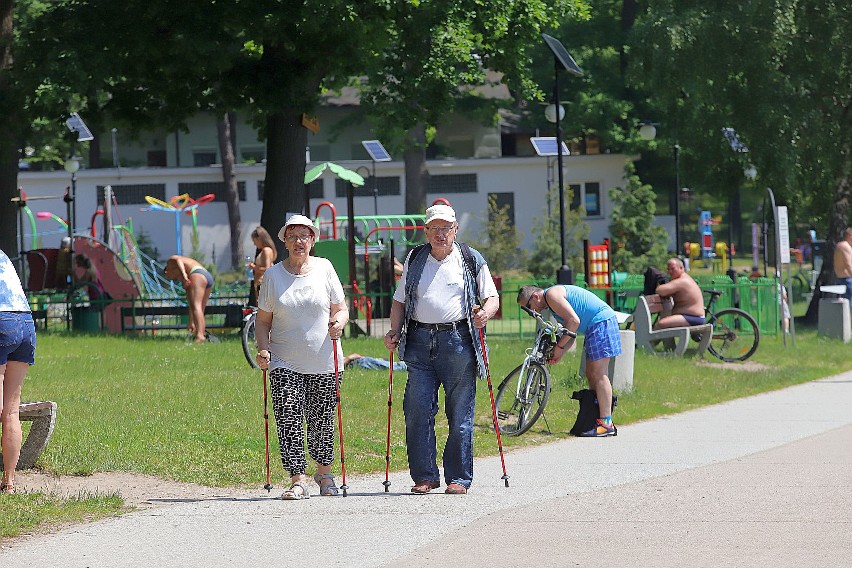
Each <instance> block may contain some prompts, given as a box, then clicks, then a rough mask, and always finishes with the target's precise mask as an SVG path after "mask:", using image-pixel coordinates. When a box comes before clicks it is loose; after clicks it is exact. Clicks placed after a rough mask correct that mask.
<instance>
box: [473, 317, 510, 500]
mask: <svg viewBox="0 0 852 568" xmlns="http://www.w3.org/2000/svg"><path fill="white" fill-rule="evenodd" d="M479 343H480V345H481V346H482V358H483V360H484V361H485V376H486V377H488V394H489V395H491V416H492V419H493V421H494V431H495V432H496V433H497V449H498V450H499V451H500V463H501V464H502V465H503V477H501V478H500V479H502V480H503V481H504V482H505V483H506V487H509V474H508V473H506V460H505V459H503V440H502V439H500V426H499V424H497V405H496V404H494V388H493V387H492V386H491V367H489V366H488V353H487V352H486V351H485V330H484V329H483V328H479Z"/></svg>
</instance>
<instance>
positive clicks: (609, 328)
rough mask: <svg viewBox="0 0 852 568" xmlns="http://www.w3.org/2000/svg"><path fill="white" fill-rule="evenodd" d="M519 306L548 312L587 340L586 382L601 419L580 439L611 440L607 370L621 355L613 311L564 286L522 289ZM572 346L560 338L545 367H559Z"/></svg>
mask: <svg viewBox="0 0 852 568" xmlns="http://www.w3.org/2000/svg"><path fill="white" fill-rule="evenodd" d="M518 304H520V305H522V306H526V307H527V308H529V309H531V310H533V311H536V312H541V311H542V310H543V309H544V308H550V311H551V312H552V313H553V317H555V318H556V320H557V321H559V323H560V324H562V325H563V326H564V327H565V328H567V329H569V330H570V331H574V332H577V333H582V334H584V335H585V336H586V341H585V345H584V347H583V356H584V357H585V358H586V380H587V381H588V382H589V388H591V389H592V390H593V391H595V394H596V395H597V397H598V412H599V415H600V418H598V420H597V424H596V425H595V427H594V428H592V429H591V430H588V431H586V432H583V433H582V434H580V435H581V436H585V437H598V438H602V437H605V436H614V435H615V433H616V430H615V424H613V423H612V385H611V384H610V382H609V377H608V376H607V370H608V369H609V360H610V358H611V357H615V356H617V355H621V336H620V335H619V332H618V321H617V320H616V317H615V312H614V311H613V309H612V308H610V307H609V306H608V305H607V304H606V303H605V302H604V301H603V300H601V299H600V298H598V297H597V296H595V295H594V294H593V293H591V292H589V291H588V290H585V289H583V288H579V287H577V286H567V285H556V286H551V287H550V288H548V289H547V290H542V289H541V288H539V287H537V286H524V287H522V288H521V289H520V290H519V291H518ZM573 343H574V338H573V337H571V336H564V337H562V338H560V339H559V341H557V343H556V348H555V349H554V350H553V356H552V357H551V358H550V360H549V361H548V364H550V365H555V364H556V363H558V362H559V361H560V360H561V359H562V356H563V355H565V351H566V350H568V349H570V348H571V345H572V344H573Z"/></svg>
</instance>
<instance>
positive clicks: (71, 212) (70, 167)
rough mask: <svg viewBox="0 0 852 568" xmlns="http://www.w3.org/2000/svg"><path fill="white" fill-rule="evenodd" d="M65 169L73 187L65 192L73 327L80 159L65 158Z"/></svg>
mask: <svg viewBox="0 0 852 568" xmlns="http://www.w3.org/2000/svg"><path fill="white" fill-rule="evenodd" d="M63 167H64V168H65V171H66V172H68V173H69V174H71V189H70V193H66V194H65V202H66V204H67V205H66V208H67V210H68V237H69V238H70V239H71V250H70V253H69V254H70V261H71V279H70V281H69V285H68V291H67V298H66V302H67V303H66V309H65V327H66V329H71V295H72V294H73V292H74V284H75V282H74V281H75V280H76V278H77V275H76V274H75V270H74V230H75V229H76V227H77V201H76V199H77V171H78V170H79V169H80V159H79V158H77V157H76V156H74V155H73V153H72V155H71V156H70V157H69V158H68V159H67V160H65V164H63Z"/></svg>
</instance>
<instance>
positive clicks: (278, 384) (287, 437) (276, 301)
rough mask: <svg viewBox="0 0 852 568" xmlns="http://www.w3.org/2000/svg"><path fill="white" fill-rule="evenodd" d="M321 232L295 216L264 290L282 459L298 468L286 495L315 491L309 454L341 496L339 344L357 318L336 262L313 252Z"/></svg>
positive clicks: (260, 329) (263, 332) (260, 342)
mask: <svg viewBox="0 0 852 568" xmlns="http://www.w3.org/2000/svg"><path fill="white" fill-rule="evenodd" d="M318 236H319V229H317V228H316V227H315V226H314V224H313V223H312V222H311V220H310V219H308V218H307V217H305V216H303V215H294V216H293V217H291V218H290V219H289V220H288V221H287V223H286V224H285V225H284V227H282V228H281V230H280V231H279V232H278V238H279V239H281V240H282V241H284V245H285V247H286V248H287V252H288V254H289V256H288V257H287V258H286V259H284V260H283V261H281V262H279V263H277V264H275V265H273V266H272V268H270V269H268V270H267V271H266V273H265V274H264V277H263V286H262V287H261V288H260V291H259V293H258V299H257V300H258V301H257V304H258V312H257V320H256V323H255V335H256V337H257V347H258V353H257V362H258V364H259V365H260V368H261V369H267V368H268V369H270V373H269V385H270V388H271V391H272V409H273V412H274V415H275V423H276V426H277V430H278V441H279V444H280V446H281V462H282V464H283V465H284V469H285V470H287V471H288V472H289V473H290V481H291V485H290V487H289V488H288V489H287V490H286V491H284V494H283V495H282V496H281V497H282V499H285V500H299V499H307V498H308V497H310V492H309V489H308V485H307V483H308V477H307V473H306V472H307V469H308V464H307V459H306V456H305V443H304V439H305V430H304V428H305V424H307V431H308V454H309V455H310V457H311V459H313V460H314V461H315V462H316V464H317V471H316V473H315V474H314V481H316V483H317V484H318V485H319V488H320V495H327V496H333V495H337V493H338V488H337V486H336V485H335V481H334V475H333V474H332V473H331V462H332V461H333V460H334V410H335V405H336V396H335V395H336V393H335V390H336V385H335V376H334V372H335V368H334V349H335V348H336V349H337V351H338V352H337V359H338V361H340V362H342V361H343V352H342V349H341V348H340V345H339V342H334V341H332V340H337V339H340V336H341V335H342V334H343V329H344V328H345V327H346V324H347V323H348V322H349V310H348V309H347V307H346V299H345V297H344V295H343V286H342V285H341V283H340V279H339V278H338V276H337V273H336V272H335V271H334V267H333V266H332V265H331V263H330V262H329V261H328V260H327V259H324V258H318V257H315V256H311V255H310V251H311V249H312V248H313V246H314V243H315V242H316V239H317V237H318Z"/></svg>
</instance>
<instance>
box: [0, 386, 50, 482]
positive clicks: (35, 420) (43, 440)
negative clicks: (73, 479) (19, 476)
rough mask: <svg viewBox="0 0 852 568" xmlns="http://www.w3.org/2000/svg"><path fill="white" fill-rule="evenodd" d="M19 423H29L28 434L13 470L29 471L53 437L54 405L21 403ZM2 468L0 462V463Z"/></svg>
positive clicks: (45, 402)
mask: <svg viewBox="0 0 852 568" xmlns="http://www.w3.org/2000/svg"><path fill="white" fill-rule="evenodd" d="M20 414H21V422H26V421H30V422H32V426H30V433H29V434H27V439H26V440H24V443H23V444H22V445H21V457H20V458H18V467H17V468H15V469H30V468H32V467H33V466H34V465H35V462H36V460H37V459H38V458H39V456H40V455H41V453H42V452H43V451H44V449H45V448H46V447H47V443H48V442H49V441H50V437H51V436H52V435H53V426H54V423H55V422H56V403H55V402H50V401H43V402H22V403H21V406H20ZM0 466H2V461H0Z"/></svg>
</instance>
